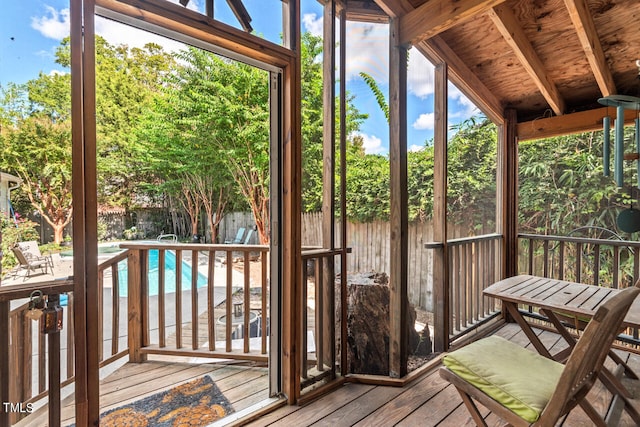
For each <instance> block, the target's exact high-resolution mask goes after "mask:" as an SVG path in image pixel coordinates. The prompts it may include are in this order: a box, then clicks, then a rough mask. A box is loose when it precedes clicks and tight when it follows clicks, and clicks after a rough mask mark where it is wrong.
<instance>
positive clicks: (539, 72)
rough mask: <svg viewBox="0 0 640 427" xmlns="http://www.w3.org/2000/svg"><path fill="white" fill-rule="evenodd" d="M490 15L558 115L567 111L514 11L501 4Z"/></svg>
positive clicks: (562, 99)
mask: <svg viewBox="0 0 640 427" xmlns="http://www.w3.org/2000/svg"><path fill="white" fill-rule="evenodd" d="M488 15H489V17H490V18H491V20H492V21H493V23H494V25H495V26H496V27H497V28H498V31H500V34H502V37H504V39H505V41H506V42H507V44H508V45H509V46H510V47H511V49H513V53H514V54H515V55H516V56H517V57H518V59H519V60H520V63H521V64H522V66H523V67H524V68H525V70H526V71H527V73H529V75H530V76H531V78H532V79H533V81H534V83H535V84H536V86H537V87H538V90H540V92H541V93H542V96H544V98H545V99H546V101H547V103H548V104H549V106H550V107H551V109H552V110H553V112H554V113H555V114H556V115H558V116H559V115H562V114H563V113H564V111H565V102H564V98H563V97H562V96H561V95H560V92H558V88H557V87H556V85H555V83H554V82H553V81H552V80H551V79H550V78H549V75H548V74H547V70H546V69H545V67H544V64H543V63H542V61H541V60H540V57H538V54H537V53H536V51H535V50H534V49H533V46H532V45H531V42H529V39H528V38H527V36H526V35H525V33H524V31H523V30H522V26H521V24H520V22H518V18H516V16H515V14H514V13H513V11H512V10H511V9H510V8H509V7H507V6H506V5H500V6H496V7H494V8H493V9H491V10H490V11H489V12H488Z"/></svg>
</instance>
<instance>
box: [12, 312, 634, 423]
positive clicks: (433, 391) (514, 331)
mask: <svg viewBox="0 0 640 427" xmlns="http://www.w3.org/2000/svg"><path fill="white" fill-rule="evenodd" d="M496 334H498V335H500V336H502V337H505V338H507V339H509V340H511V341H513V342H516V343H518V344H521V345H523V346H526V345H527V344H528V339H527V338H526V337H525V336H524V334H523V333H522V332H521V330H520V328H519V327H518V326H516V325H514V324H507V325H505V326H503V327H502V328H501V329H499V330H498V331H497V332H496ZM540 336H541V338H542V340H543V342H544V343H545V344H546V345H547V346H548V347H551V348H553V349H554V350H560V349H561V348H562V347H563V346H564V345H566V344H564V341H562V340H561V339H560V337H559V336H558V335H557V334H553V333H550V332H543V331H540ZM620 354H621V355H624V359H626V360H627V362H628V363H629V364H630V365H631V367H632V368H634V369H635V370H636V372H640V356H639V355H636V354H629V353H623V352H620ZM202 375H210V376H211V377H212V378H213V380H214V381H215V383H216V385H217V386H218V387H219V388H220V390H221V391H222V392H223V393H224V395H225V396H226V397H227V399H228V400H229V402H231V404H232V405H233V407H234V410H235V411H236V412H240V411H242V410H245V409H247V408H250V407H252V406H253V405H255V404H257V403H259V402H262V401H265V400H266V399H267V398H268V376H267V369H266V368H263V367H247V366H234V365H213V364H208V363H207V364H202V363H200V364H197V363H179V362H174V361H148V362H145V363H142V364H131V363H128V364H125V365H124V366H123V367H121V368H120V369H118V370H117V371H116V372H114V373H112V374H111V375H109V376H108V377H106V378H105V379H104V380H102V381H101V387H100V392H101V399H100V406H101V412H104V411H106V410H109V409H112V408H117V407H119V406H122V405H124V404H126V403H129V402H132V401H135V400H138V399H141V398H143V397H145V396H149V395H152V394H154V393H157V392H160V391H162V390H166V389H168V388H170V387H173V386H175V385H177V384H181V383H184V382H187V381H190V380H192V379H195V378H198V377H200V376H202ZM632 386H633V387H631V388H630V390H632V392H633V393H634V394H635V395H636V396H639V397H640V387H637V385H635V384H634V385H632ZM588 399H589V401H590V402H591V403H592V404H593V405H594V406H595V407H596V409H597V410H598V411H599V412H600V413H605V412H606V410H607V408H608V406H609V404H610V401H611V395H610V394H609V392H607V391H606V390H605V389H604V387H603V386H602V385H601V384H600V383H599V382H598V383H596V386H595V387H594V389H593V390H592V391H591V393H590V395H589V397H588ZM638 406H640V399H639V400H638ZM74 411H75V408H74V405H73V399H72V397H69V398H67V399H65V401H64V404H63V409H62V418H63V423H62V425H69V424H71V423H73V421H74V420H73V417H74ZM41 412H42V413H39V412H35V413H34V414H31V415H30V416H29V417H28V418H26V419H24V420H22V421H21V422H20V423H19V426H20V427H23V426H38V427H41V426H46V425H47V423H46V417H47V414H46V412H45V411H41ZM484 414H486V421H487V424H488V425H489V426H504V425H505V423H504V422H503V421H501V420H500V419H499V418H498V417H496V416H495V415H493V414H491V413H489V412H488V411H486V410H485V411H484ZM232 424H233V425H250V426H296V427H302V426H311V425H313V426H331V427H342V426H375V427H384V426H421V427H423V426H456V427H458V426H473V425H474V423H473V421H472V420H471V417H470V416H469V414H468V413H467V410H466V408H465V407H464V405H463V404H462V401H461V399H460V396H459V395H458V394H457V392H456V390H455V389H454V388H453V387H452V386H450V385H449V384H448V383H446V382H445V381H443V380H442V379H441V378H440V376H439V375H438V373H437V369H434V370H433V371H432V372H430V373H428V374H426V375H424V376H422V377H421V378H418V379H416V380H415V381H413V382H412V383H410V384H408V385H407V386H405V387H403V388H399V387H386V386H374V385H364V384H355V383H347V384H345V385H344V386H342V387H340V388H339V389H337V390H336V391H334V392H332V393H330V394H327V395H325V396H323V397H321V398H320V399H318V400H316V401H314V402H311V403H309V404H307V405H305V406H284V407H281V408H279V409H277V410H276V411H274V412H271V413H269V414H267V415H265V416H262V417H261V418H259V419H257V420H254V421H252V422H250V423H247V422H242V420H240V421H235V422H232ZM591 424H592V423H591V422H590V420H589V419H588V418H587V416H586V415H585V414H584V412H583V411H582V409H580V408H576V409H574V410H573V411H572V412H571V414H570V415H569V416H568V417H567V419H566V420H565V422H564V424H563V425H564V426H567V427H574V426H580V427H582V426H588V425H591ZM619 425H620V426H623V427H627V426H634V425H635V424H634V423H633V422H632V421H631V419H630V418H629V417H628V415H626V414H623V415H622V419H621V422H620V424H619Z"/></svg>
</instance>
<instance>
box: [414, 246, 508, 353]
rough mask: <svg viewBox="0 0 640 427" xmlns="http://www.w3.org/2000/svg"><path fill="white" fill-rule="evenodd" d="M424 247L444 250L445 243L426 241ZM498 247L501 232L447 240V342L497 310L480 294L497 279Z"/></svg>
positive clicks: (498, 265) (492, 302)
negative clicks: (448, 302)
mask: <svg viewBox="0 0 640 427" xmlns="http://www.w3.org/2000/svg"><path fill="white" fill-rule="evenodd" d="M425 248H427V249H436V250H443V248H444V244H443V243H438V242H433V243H426V244H425ZM501 248H502V235H500V234H485V235H482V236H475V237H465V238H460V239H452V240H448V241H447V254H448V258H447V264H448V273H449V274H448V279H449V280H448V283H447V284H446V286H445V289H446V291H447V292H448V293H449V301H450V304H449V321H448V324H449V327H448V334H449V342H452V341H454V340H456V339H458V338H460V337H461V336H463V335H465V334H467V333H469V332H471V331H473V330H474V329H476V328H477V327H478V326H480V325H482V324H483V323H485V322H486V321H488V320H489V319H491V318H493V316H495V315H496V314H497V313H498V306H497V305H496V302H495V301H493V300H492V299H489V298H485V297H483V296H482V291H483V290H484V289H485V288H487V287H488V286H489V285H491V284H492V283H494V282H496V281H497V280H499V279H500V275H501V274H502V252H501V251H502V249H501ZM437 326H438V325H436V327H437ZM436 333H438V331H436Z"/></svg>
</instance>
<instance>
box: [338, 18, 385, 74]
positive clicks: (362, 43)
mask: <svg viewBox="0 0 640 427" xmlns="http://www.w3.org/2000/svg"><path fill="white" fill-rule="evenodd" d="M346 47H347V68H346V70H345V73H346V76H347V81H348V80H351V79H354V78H356V77H358V76H359V74H360V72H361V71H364V72H365V73H367V74H369V75H370V76H371V77H373V78H374V79H375V80H376V81H377V82H378V84H382V85H384V84H387V83H388V82H389V26H388V25H386V24H371V23H363V22H347V34H346Z"/></svg>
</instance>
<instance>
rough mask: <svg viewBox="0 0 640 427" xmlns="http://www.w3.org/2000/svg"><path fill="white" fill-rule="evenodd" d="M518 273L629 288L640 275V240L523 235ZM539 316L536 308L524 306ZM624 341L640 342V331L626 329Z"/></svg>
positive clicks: (622, 336)
mask: <svg viewBox="0 0 640 427" xmlns="http://www.w3.org/2000/svg"><path fill="white" fill-rule="evenodd" d="M518 237H519V239H520V243H519V244H520V248H519V260H518V272H519V273H527V274H532V275H535V276H542V277H549V278H554V279H559V280H569V281H575V282H579V283H587V284H591V285H594V286H604V287H610V288H616V289H621V288H627V287H629V286H632V285H633V284H634V283H635V282H636V281H637V280H638V278H640V242H637V241H629V240H609V239H591V238H581V237H567V236H551V235H535V234H520V235H519V236H518ZM523 309H524V310H525V311H527V312H528V313H529V314H530V315H531V316H533V317H536V315H535V310H534V308H533V307H523ZM619 338H620V340H621V341H625V342H627V343H631V344H633V345H634V346H638V345H640V331H638V330H637V329H631V328H630V329H627V330H626V331H625V332H624V333H623V334H622V335H621V336H620V337H619Z"/></svg>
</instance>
